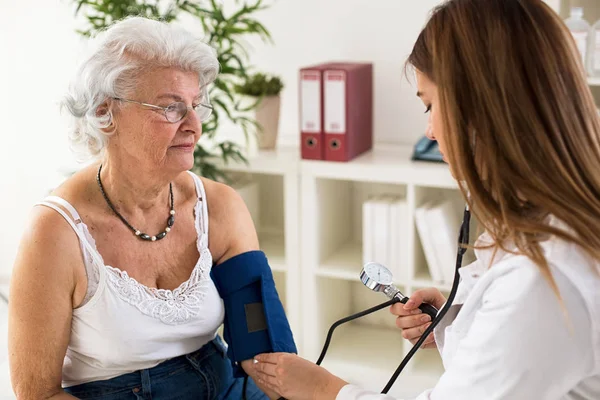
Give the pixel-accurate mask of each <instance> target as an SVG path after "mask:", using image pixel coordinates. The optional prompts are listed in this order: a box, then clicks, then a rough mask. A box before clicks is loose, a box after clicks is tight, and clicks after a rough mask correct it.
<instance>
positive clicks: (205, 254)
mask: <svg viewBox="0 0 600 400" xmlns="http://www.w3.org/2000/svg"><path fill="white" fill-rule="evenodd" d="M211 266H212V256H211V254H210V251H209V250H208V249H207V248H205V249H204V250H202V251H201V253H200V259H199V260H198V263H197V264H196V266H195V267H194V270H193V271H192V274H191V276H190V278H189V279H188V280H187V281H185V282H183V283H182V284H181V285H179V287H177V288H176V289H174V290H168V289H156V288H149V287H147V286H145V285H142V284H141V283H139V282H138V281H136V280H135V279H134V278H131V277H130V276H129V275H128V274H127V272H125V271H121V270H120V269H118V268H114V267H110V266H108V265H107V266H106V269H107V271H108V272H109V273H108V274H107V276H108V279H109V283H110V284H111V285H112V287H113V288H114V289H115V290H116V292H117V294H118V295H119V297H120V298H121V299H122V300H124V301H126V302H127V303H129V304H131V305H132V306H135V307H136V308H137V309H138V310H140V311H141V312H142V313H144V314H146V315H148V316H151V317H153V318H157V319H159V320H160V321H161V322H163V323H165V324H168V325H179V324H183V323H185V322H187V321H189V320H190V319H191V318H193V317H195V316H197V315H198V313H199V311H200V308H201V306H202V304H203V300H204V298H205V297H206V292H207V290H206V288H207V286H208V282H209V280H210V274H209V271H210V268H211Z"/></svg>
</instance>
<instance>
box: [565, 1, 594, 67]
mask: <svg viewBox="0 0 600 400" xmlns="http://www.w3.org/2000/svg"><path fill="white" fill-rule="evenodd" d="M565 24H566V25H567V27H568V28H569V30H570V31H571V34H572V35H573V37H574V38H575V42H576V43H577V48H578V49H579V52H580V53H581V57H582V60H583V62H584V65H588V49H589V37H590V31H591V28H592V27H591V26H590V24H589V23H588V22H587V21H586V20H585V19H583V8H581V7H573V8H571V16H570V17H569V18H567V20H566V21H565Z"/></svg>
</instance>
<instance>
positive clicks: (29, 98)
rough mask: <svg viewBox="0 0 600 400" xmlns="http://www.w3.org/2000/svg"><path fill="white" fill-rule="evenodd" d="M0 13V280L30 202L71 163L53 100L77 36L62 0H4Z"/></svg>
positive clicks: (58, 93) (69, 65)
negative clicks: (0, 212)
mask: <svg viewBox="0 0 600 400" xmlns="http://www.w3.org/2000/svg"><path fill="white" fill-rule="evenodd" d="M0 15H2V16H3V18H2V20H3V21H2V24H0V57H2V61H1V62H0V124H1V128H0V131H1V135H2V139H1V142H0V143H1V144H0V210H2V215H3V218H2V229H0V280H2V276H6V275H7V274H8V272H9V271H10V268H11V266H12V263H13V260H14V256H15V253H16V248H17V244H18V241H19V239H20V236H21V233H22V231H23V228H24V225H25V221H26V218H27V217H28V213H29V211H30V209H31V206H32V205H33V204H34V203H35V201H37V200H40V199H41V198H42V197H43V196H44V195H45V193H46V191H47V190H48V189H50V188H51V187H52V186H53V184H54V183H55V182H57V179H58V178H57V171H58V170H59V168H61V167H63V166H65V165H68V164H72V161H71V160H72V158H71V156H70V153H69V150H68V148H67V142H66V130H65V123H64V119H61V117H60V115H59V111H58V107H57V103H58V101H59V100H60V96H61V95H62V93H63V92H64V89H65V88H66V85H67V83H68V80H69V77H70V75H71V72H72V70H73V66H74V62H73V61H74V59H75V57H76V54H77V46H78V44H79V42H80V39H79V38H78V36H77V35H75V34H74V33H73V29H74V24H73V22H72V20H73V17H72V15H73V12H72V10H71V9H70V7H69V6H68V3H67V2H66V1H62V0H26V1H12V2H9V1H4V0H3V1H2V2H1V3H0Z"/></svg>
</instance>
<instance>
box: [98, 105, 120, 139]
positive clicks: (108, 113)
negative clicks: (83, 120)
mask: <svg viewBox="0 0 600 400" xmlns="http://www.w3.org/2000/svg"><path fill="white" fill-rule="evenodd" d="M96 116H97V117H98V118H102V120H103V122H104V125H105V127H104V128H100V129H101V130H102V132H104V134H106V135H109V136H110V135H114V134H115V133H116V128H117V127H116V124H115V118H114V114H113V111H112V102H110V100H106V101H105V102H104V103H102V104H100V105H99V106H98V107H97V108H96Z"/></svg>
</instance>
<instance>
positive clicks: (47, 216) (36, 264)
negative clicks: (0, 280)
mask: <svg viewBox="0 0 600 400" xmlns="http://www.w3.org/2000/svg"><path fill="white" fill-rule="evenodd" d="M80 262H82V257H81V254H80V251H79V245H78V238H77V235H76V233H75V232H74V231H73V229H72V228H71V226H69V224H68V222H67V221H66V220H65V219H64V218H63V217H62V216H61V215H60V214H59V213H58V212H56V211H55V210H53V209H50V208H48V207H45V206H35V207H34V208H33V209H32V211H31V213H30V218H29V222H28V224H27V226H26V227H25V230H24V232H23V235H22V237H21V241H20V245H19V250H18V252H17V257H16V259H15V264H14V269H13V272H12V278H11V296H12V295H13V294H14V295H19V293H25V294H27V293H32V292H34V293H40V291H47V290H52V291H62V292H64V293H67V292H68V293H69V296H71V295H72V294H73V292H74V291H75V286H76V283H77V279H76V276H77V266H78V263H80Z"/></svg>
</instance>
